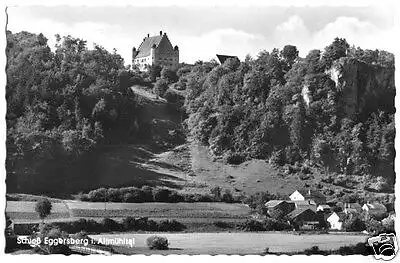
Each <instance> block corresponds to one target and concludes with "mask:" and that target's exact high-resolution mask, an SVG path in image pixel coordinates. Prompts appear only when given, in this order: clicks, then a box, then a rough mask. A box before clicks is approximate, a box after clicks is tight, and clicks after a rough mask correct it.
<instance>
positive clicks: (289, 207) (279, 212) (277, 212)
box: [265, 200, 296, 218]
mask: <svg viewBox="0 0 400 263" xmlns="http://www.w3.org/2000/svg"><path fill="white" fill-rule="evenodd" d="M265 207H266V208H267V212H268V215H269V216H271V217H272V218H282V217H283V216H285V215H287V214H289V213H290V212H292V211H293V210H294V209H295V208H296V207H295V204H294V203H292V202H288V201H285V200H270V201H268V202H267V203H265Z"/></svg>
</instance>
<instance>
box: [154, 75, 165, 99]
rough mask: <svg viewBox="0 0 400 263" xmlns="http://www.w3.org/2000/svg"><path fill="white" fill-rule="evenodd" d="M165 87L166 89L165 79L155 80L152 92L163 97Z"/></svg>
mask: <svg viewBox="0 0 400 263" xmlns="http://www.w3.org/2000/svg"><path fill="white" fill-rule="evenodd" d="M167 89H168V82H167V81H166V80H165V79H159V80H157V82H156V84H155V85H154V93H155V94H156V95H157V96H160V97H164V95H165V92H166V91H167Z"/></svg>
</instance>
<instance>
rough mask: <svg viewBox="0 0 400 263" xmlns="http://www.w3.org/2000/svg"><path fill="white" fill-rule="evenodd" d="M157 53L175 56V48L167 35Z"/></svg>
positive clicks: (159, 45) (160, 43)
mask: <svg viewBox="0 0 400 263" xmlns="http://www.w3.org/2000/svg"><path fill="white" fill-rule="evenodd" d="M157 52H158V53H161V54H173V52H174V48H173V47H172V44H171V41H169V39H168V37H167V36H166V35H164V36H163V37H162V39H161V41H160V42H159V44H158V46H157Z"/></svg>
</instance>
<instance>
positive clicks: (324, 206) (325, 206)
mask: <svg viewBox="0 0 400 263" xmlns="http://www.w3.org/2000/svg"><path fill="white" fill-rule="evenodd" d="M318 207H321V208H323V209H330V208H331V207H330V206H329V205H319V206H318Z"/></svg>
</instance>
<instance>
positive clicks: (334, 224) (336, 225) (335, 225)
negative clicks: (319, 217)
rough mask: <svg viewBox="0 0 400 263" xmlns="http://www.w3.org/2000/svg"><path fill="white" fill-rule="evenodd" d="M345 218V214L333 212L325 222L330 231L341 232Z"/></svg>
mask: <svg viewBox="0 0 400 263" xmlns="http://www.w3.org/2000/svg"><path fill="white" fill-rule="evenodd" d="M345 218H346V214H345V213H344V212H338V213H336V212H333V213H332V214H331V215H330V216H329V217H328V218H327V219H326V221H327V222H328V223H329V224H330V229H335V230H342V228H343V222H344V220H345Z"/></svg>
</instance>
